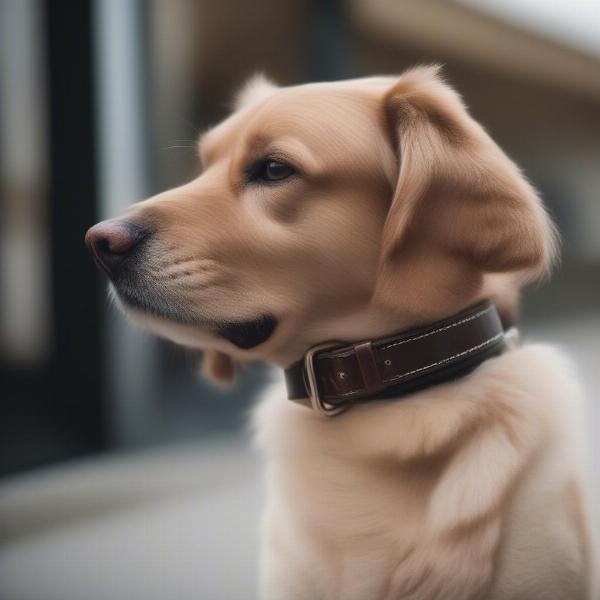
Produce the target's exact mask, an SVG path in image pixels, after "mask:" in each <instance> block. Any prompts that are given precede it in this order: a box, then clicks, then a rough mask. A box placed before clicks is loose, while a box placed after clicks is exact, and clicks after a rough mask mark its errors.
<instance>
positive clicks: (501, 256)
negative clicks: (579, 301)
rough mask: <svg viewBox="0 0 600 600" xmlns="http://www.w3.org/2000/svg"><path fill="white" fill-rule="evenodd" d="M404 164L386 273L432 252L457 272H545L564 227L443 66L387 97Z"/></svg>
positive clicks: (386, 244) (473, 275)
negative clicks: (555, 220)
mask: <svg viewBox="0 0 600 600" xmlns="http://www.w3.org/2000/svg"><path fill="white" fill-rule="evenodd" d="M384 119H385V126H386V129H387V132H388V135H389V136H390V138H391V141H392V145H393V148H394V151H395V152H396V156H397V162H398V165H399V167H398V176H397V182H395V191H394V196H393V200H392V204H391V206H390V209H389V213H388V216H387V221H386V223H385V226H384V232H383V239H382V268H383V269H384V270H386V269H388V270H389V269H393V268H394V261H396V260H399V259H400V260H401V258H400V257H403V256H410V255H415V254H416V253H418V250H416V248H417V247H420V248H423V247H424V245H426V246H427V249H428V252H430V253H433V254H434V255H435V257H436V260H437V261H438V263H439V261H440V259H441V260H442V262H445V264H446V265H448V266H449V268H450V269H451V270H455V271H456V270H457V269H460V271H461V273H462V274H463V275H464V274H465V273H469V274H470V279H471V281H472V282H474V281H476V280H478V281H481V279H482V277H483V275H484V274H486V273H510V272H514V273H517V272H518V273H521V274H522V275H523V278H524V279H527V278H533V277H537V276H540V275H542V274H543V273H545V272H546V271H547V269H548V268H549V266H550V264H551V262H552V259H553V257H554V254H555V247H556V246H555V243H556V235H555V231H554V227H553V225H552V223H551V221H550V219H549V217H548V215H547V214H546V212H545V210H544V208H543V206H542V203H541V201H540V199H539V197H538V195H537V194H536V192H535V190H534V189H533V188H532V186H531V185H530V184H529V183H528V182H527V181H526V180H525V178H524V177H523V175H522V174H521V173H520V171H519V169H518V168H517V166H516V165H515V164H514V163H513V162H512V161H511V160H510V159H509V158H508V157H507V156H506V155H505V154H504V152H502V150H501V149H500V148H499V147H498V146H497V145H496V144H495V143H494V142H493V140H492V139H491V138H490V137H489V136H488V134H487V133H486V132H485V131H484V130H483V128H482V127H481V126H480V125H478V124H477V123H476V122H475V121H474V120H473V119H472V118H471V117H470V116H469V114H468V113H467V110H466V109H465V107H464V105H463V103H462V101H461V99H460V97H459V96H458V94H457V93H456V92H455V91H454V90H453V89H452V88H450V87H449V86H448V85H447V84H446V83H444V81H443V80H442V79H441V77H440V76H439V68H438V67H420V68H417V69H414V70H412V71H408V72H407V73H405V74H404V75H403V76H401V77H400V79H399V80H398V81H397V82H396V84H395V85H394V86H393V87H392V88H391V89H390V90H389V91H388V93H387V94H386V96H385V98H384Z"/></svg>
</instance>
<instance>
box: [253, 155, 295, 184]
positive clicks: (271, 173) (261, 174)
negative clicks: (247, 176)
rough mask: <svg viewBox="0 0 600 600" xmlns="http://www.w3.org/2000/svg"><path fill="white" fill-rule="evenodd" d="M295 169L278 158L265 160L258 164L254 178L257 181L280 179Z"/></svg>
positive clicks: (292, 172) (289, 174)
mask: <svg viewBox="0 0 600 600" xmlns="http://www.w3.org/2000/svg"><path fill="white" fill-rule="evenodd" d="M295 172H296V171H295V170H294V168H293V167H290V165H287V164H286V163H283V162H280V161H278V160H266V161H264V162H263V163H261V164H260V165H259V166H258V169H257V170H256V172H255V177H254V178H255V179H257V180H259V181H281V180H283V179H287V178H288V177H291V176H292V175H294V173H295Z"/></svg>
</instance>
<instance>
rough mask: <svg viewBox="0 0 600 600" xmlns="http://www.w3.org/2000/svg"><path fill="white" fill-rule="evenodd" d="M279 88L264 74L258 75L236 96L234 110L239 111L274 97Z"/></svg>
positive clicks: (251, 78)
mask: <svg viewBox="0 0 600 600" xmlns="http://www.w3.org/2000/svg"><path fill="white" fill-rule="evenodd" d="M278 89H279V87H278V86H277V85H275V84H274V83H273V82H272V81H271V80H270V79H268V78H267V77H266V76H265V75H264V74H263V73H256V74H255V75H253V76H252V77H250V79H248V81H247V82H246V83H245V84H244V85H243V87H242V89H241V90H240V91H239V92H238V93H237V94H236V96H235V102H234V109H235V110H239V109H240V108H244V107H246V106H250V105H251V104H255V103H256V102H260V101H261V100H266V99H267V98H268V97H269V96H272V95H273V94H274V93H275V92H276V91H277V90H278Z"/></svg>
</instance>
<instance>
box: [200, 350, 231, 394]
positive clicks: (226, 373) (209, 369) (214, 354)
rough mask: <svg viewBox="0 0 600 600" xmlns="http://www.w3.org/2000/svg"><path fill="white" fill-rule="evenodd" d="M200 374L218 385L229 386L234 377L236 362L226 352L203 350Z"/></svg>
mask: <svg viewBox="0 0 600 600" xmlns="http://www.w3.org/2000/svg"><path fill="white" fill-rule="evenodd" d="M202 375H203V376H204V377H206V378H207V379H208V380H210V381H212V382H213V383H214V384H216V385H217V386H219V387H230V386H231V385H233V383H234V382H235V379H236V375H237V373H236V363H235V361H234V360H233V358H231V356H229V355H228V354H224V353H223V352H219V351H218V350H205V351H204V353H203V358H202Z"/></svg>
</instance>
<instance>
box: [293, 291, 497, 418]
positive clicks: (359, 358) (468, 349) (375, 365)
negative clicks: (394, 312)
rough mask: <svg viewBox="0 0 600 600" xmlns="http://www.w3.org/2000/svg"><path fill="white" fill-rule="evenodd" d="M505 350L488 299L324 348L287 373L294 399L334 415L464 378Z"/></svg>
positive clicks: (324, 346) (320, 348)
mask: <svg viewBox="0 0 600 600" xmlns="http://www.w3.org/2000/svg"><path fill="white" fill-rule="evenodd" d="M506 348H507V334H505V332H504V330H503V327H502V323H501V321H500V317H499V316H498V312H497V310H496V307H495V306H494V305H493V304H492V303H491V302H490V301H488V300H486V301H484V302H481V303H479V304H477V305H476V306H473V307H471V308H468V309H466V310H464V311H462V312H460V313H458V314H456V315H454V316H452V317H450V318H448V319H444V320H442V321H437V322H435V323H432V324H431V325H427V326H425V327H420V328H417V329H411V330H410V331H404V332H400V333H398V334H396V335H392V336H389V337H385V338H379V339H376V340H367V341H362V342H358V343H355V344H344V343H335V342H332V343H328V344H320V345H319V346H315V347H313V348H311V349H310V350H309V352H308V353H307V354H306V356H305V358H304V360H302V361H299V362H297V363H295V364H293V365H292V366H291V367H289V368H288V369H286V370H285V380H286V385H287V390H288V397H289V399H290V400H293V401H295V402H299V403H300V404H304V405H305V406H308V407H312V408H313V409H315V410H318V411H319V412H322V413H325V414H327V415H334V414H337V413H339V412H341V411H342V410H345V409H346V408H348V407H350V406H351V405H352V404H354V403H357V402H367V401H371V400H380V399H384V398H398V397H401V396H404V395H406V394H409V393H411V392H415V391H417V390H420V389H423V388H426V387H429V386H431V385H435V384H438V383H443V382H445V381H449V380H451V379H456V378H458V377H462V376H463V375H466V374H467V373H469V372H470V371H472V370H473V369H474V368H475V367H477V366H478V365H480V364H481V363H482V362H483V361H484V360H486V359H487V358H490V357H492V356H496V355H498V354H500V353H502V352H503V351H504V350H505V349H506Z"/></svg>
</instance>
